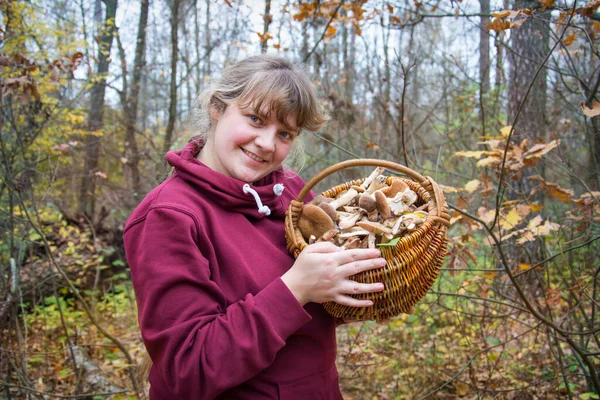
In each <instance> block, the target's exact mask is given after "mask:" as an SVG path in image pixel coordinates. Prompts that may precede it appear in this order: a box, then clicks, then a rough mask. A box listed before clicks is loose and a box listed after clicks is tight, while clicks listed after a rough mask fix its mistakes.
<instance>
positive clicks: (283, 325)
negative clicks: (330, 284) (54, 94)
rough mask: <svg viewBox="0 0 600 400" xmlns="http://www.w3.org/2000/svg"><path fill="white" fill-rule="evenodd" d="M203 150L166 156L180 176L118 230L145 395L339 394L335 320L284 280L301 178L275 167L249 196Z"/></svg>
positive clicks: (313, 399)
mask: <svg viewBox="0 0 600 400" xmlns="http://www.w3.org/2000/svg"><path fill="white" fill-rule="evenodd" d="M198 151H199V147H198V145H197V144H196V143H193V142H192V143H190V144H188V145H187V146H186V148H185V149H184V150H182V151H178V152H169V153H168V154H167V160H168V161H169V163H170V164H171V165H172V166H173V167H174V168H175V173H174V174H173V175H172V176H171V177H170V178H169V179H167V180H166V181H165V182H163V183H162V184H161V185H159V186H158V187H156V188H155V189H154V190H153V191H152V192H150V193H149V194H148V196H146V198H145V199H144V200H143V201H142V202H141V204H140V205H139V206H138V207H137V208H136V209H135V211H134V212H133V213H132V215H131V216H130V217H129V219H128V220H127V223H126V226H125V230H124V243H125V250H126V253H127V261H128V263H129V266H130V268H131V276H132V279H133V285H134V289H135V293H136V299H137V304H138V312H139V315H138V318H139V323H140V328H141V332H142V338H143V340H144V344H145V345H146V348H147V350H148V353H149V354H150V356H151V358H152V361H153V366H152V369H151V371H150V377H149V380H150V384H151V389H150V397H151V399H152V400H157V399H166V400H175V399H194V400H199V399H214V398H218V399H286V400H288V399H302V400H306V399H309V400H317V399H326V400H329V399H341V398H342V396H341V394H340V390H339V386H338V375H337V370H336V367H335V352H336V343H335V320H334V319H333V318H332V317H330V316H329V315H328V314H327V313H326V312H325V310H324V309H323V307H322V306H321V305H320V304H315V303H309V304H307V305H306V306H305V307H302V306H301V305H300V303H298V301H297V300H296V298H295V297H294V295H293V294H292V293H291V292H290V291H289V289H288V288H287V286H286V285H285V284H284V283H283V281H282V280H281V279H280V276H281V275H283V274H284V273H285V272H286V271H287V270H288V269H289V268H290V267H291V266H292V264H293V262H294V259H293V257H292V256H290V254H289V253H288V251H287V250H286V247H285V234H284V217H285V211H286V208H287V206H288V204H289V202H290V200H291V199H293V198H295V197H296V195H297V193H298V192H299V191H300V189H301V188H302V187H303V186H304V182H303V181H302V179H300V177H298V176H297V175H295V174H293V173H292V172H290V171H287V170H281V171H275V172H273V173H271V174H270V175H268V176H266V177H265V178H263V179H261V180H260V181H259V182H256V183H255V184H253V185H252V186H251V187H252V188H253V189H254V190H255V191H256V194H257V195H258V199H255V197H254V196H253V195H252V193H245V192H244V182H242V181H239V180H237V179H233V178H230V177H228V176H225V175H222V174H220V173H218V172H215V171H213V170H211V169H210V168H208V167H206V166H205V165H204V164H202V163H200V162H199V161H198V160H197V159H196V158H195V155H196V154H197V152H198ZM278 183H279V184H283V185H284V187H285V190H283V193H282V194H281V195H280V196H278V195H277V194H276V193H274V192H277V190H274V189H275V187H276V186H278V187H277V189H280V188H281V187H280V185H276V184H278ZM257 200H259V202H262V205H263V206H267V207H268V208H269V211H270V215H265V214H264V213H260V212H259V211H258V208H259V207H258V205H259V204H257ZM263 212H264V210H263Z"/></svg>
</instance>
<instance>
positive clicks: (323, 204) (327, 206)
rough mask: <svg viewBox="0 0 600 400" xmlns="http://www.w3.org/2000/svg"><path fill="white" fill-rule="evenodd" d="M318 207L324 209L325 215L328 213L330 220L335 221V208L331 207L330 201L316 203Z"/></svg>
mask: <svg viewBox="0 0 600 400" xmlns="http://www.w3.org/2000/svg"><path fill="white" fill-rule="evenodd" d="M318 207H319V208H321V209H322V210H323V211H325V212H326V213H327V215H329V218H331V220H332V221H337V218H338V216H337V211H336V210H335V208H333V206H332V205H331V203H328V202H325V201H323V202H321V203H319V204H318Z"/></svg>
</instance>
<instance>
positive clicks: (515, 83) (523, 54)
mask: <svg viewBox="0 0 600 400" xmlns="http://www.w3.org/2000/svg"><path fill="white" fill-rule="evenodd" d="M537 4H538V2H537V1H535V0H517V1H516V2H515V9H516V10H518V9H523V8H529V9H532V8H534V7H536V6H537ZM544 15H546V16H547V15H548V13H547V12H546V13H542V14H540V15H537V16H536V18H528V19H527V21H525V23H523V25H521V26H520V27H519V28H517V29H514V30H513V32H512V35H513V38H512V39H511V51H510V52H509V57H508V58H509V61H510V70H509V92H508V120H509V124H510V123H512V121H514V119H515V116H516V114H517V111H518V110H519V108H520V107H521V103H523V106H522V111H521V115H520V116H519V120H518V121H517V124H516V126H515V127H514V129H515V134H516V135H517V136H525V137H529V138H530V139H532V140H536V139H540V138H542V137H543V136H544V134H545V130H546V129H545V128H546V89H547V84H546V76H547V70H546V68H543V69H542V70H541V71H540V73H539V75H538V76H537V78H535V82H533V86H532V87H531V91H530V93H529V94H527V93H526V91H527V89H528V88H529V86H530V85H531V82H532V81H533V80H534V77H535V73H536V71H537V70H538V68H539V66H540V63H541V62H542V61H543V60H544V58H545V57H546V55H547V54H548V51H549V46H548V43H549V30H548V25H547V24H546V22H544V21H542V20H541V18H543V17H544ZM526 94H527V98H525V95H526Z"/></svg>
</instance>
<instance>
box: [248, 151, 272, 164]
mask: <svg viewBox="0 0 600 400" xmlns="http://www.w3.org/2000/svg"><path fill="white" fill-rule="evenodd" d="M242 151H243V152H244V154H246V155H247V156H248V157H250V158H251V159H253V160H254V161H256V162H259V163H265V162H267V161H266V160H264V159H262V158H260V157H259V156H257V155H256V154H254V153H251V152H249V151H248V150H246V149H242Z"/></svg>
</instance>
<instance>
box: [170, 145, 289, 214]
mask: <svg viewBox="0 0 600 400" xmlns="http://www.w3.org/2000/svg"><path fill="white" fill-rule="evenodd" d="M203 146H204V142H203V141H202V140H194V141H191V142H190V143H188V144H187V146H185V148H184V149H182V150H177V151H169V152H168V153H167V155H166V158H167V161H168V162H169V164H170V165H171V166H173V167H174V168H175V172H174V175H176V176H179V177H181V179H183V180H185V181H186V182H187V183H189V184H190V185H191V186H193V187H194V188H195V189H196V190H197V191H198V192H199V193H200V194H201V196H202V197H204V198H207V199H211V200H212V201H213V202H214V203H215V204H217V205H220V206H221V207H222V208H223V209H225V210H229V211H233V212H239V213H242V214H245V215H248V216H251V217H255V218H265V217H267V218H268V217H269V216H271V217H272V216H278V215H279V216H281V215H285V212H286V210H287V206H288V204H289V201H290V200H291V197H290V196H291V195H290V194H289V193H286V192H288V191H287V190H285V185H283V181H285V174H286V173H292V172H291V171H287V170H285V169H283V168H281V169H278V170H276V171H273V172H271V173H270V174H269V175H267V176H265V177H264V178H262V179H260V180H259V181H257V182H254V183H252V184H249V185H247V184H246V182H243V181H240V180H238V179H235V178H231V177H229V176H227V175H223V174H221V173H219V172H216V171H214V170H212V169H210V168H209V167H207V166H206V165H204V164H203V163H201V162H200V161H199V160H198V159H197V158H196V155H197V154H198V153H199V152H200V150H201V149H202V147H203ZM292 174H293V173H292ZM244 186H246V188H245V187H244ZM282 189H283V190H282ZM261 205H262V206H263V208H262V209H261V211H259V207H260V206H261ZM264 206H266V207H268V209H267V208H264Z"/></svg>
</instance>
